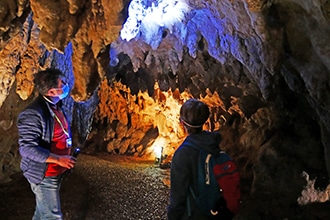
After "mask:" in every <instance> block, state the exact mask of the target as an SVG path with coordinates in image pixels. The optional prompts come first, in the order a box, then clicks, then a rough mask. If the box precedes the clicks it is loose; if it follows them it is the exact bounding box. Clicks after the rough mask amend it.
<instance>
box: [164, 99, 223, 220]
mask: <svg viewBox="0 0 330 220" xmlns="http://www.w3.org/2000/svg"><path fill="white" fill-rule="evenodd" d="M209 115H210V111H209V108H208V106H207V105H206V104H205V103H203V102H201V101H199V100H197V99H189V100H188V101H186V102H185V103H184V104H183V105H182V107H181V109H180V123H181V125H183V127H184V129H185V132H186V133H188V136H187V137H186V139H185V141H184V142H183V143H182V144H181V146H180V147H179V148H178V149H177V150H176V152H175V153H174V156H173V159H172V163H171V189H170V205H169V207H168V213H167V214H168V219H169V220H183V219H196V220H203V219H205V220H209V219H221V218H219V216H214V217H209V216H206V215H203V214H202V213H201V211H200V210H199V208H198V207H197V205H196V203H195V201H194V199H193V198H192V196H191V193H190V191H189V187H191V188H192V189H193V191H194V192H197V180H198V173H197V171H198V155H199V151H198V150H196V149H194V148H192V147H190V146H187V145H188V143H191V144H194V145H197V146H200V147H202V148H204V149H205V150H206V151H207V152H210V153H211V154H217V153H219V151H220V147H219V144H220V141H221V135H220V134H219V133H218V132H207V131H203V125H204V123H205V122H206V120H207V119H208V118H209Z"/></svg>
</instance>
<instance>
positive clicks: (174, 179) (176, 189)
mask: <svg viewBox="0 0 330 220" xmlns="http://www.w3.org/2000/svg"><path fill="white" fill-rule="evenodd" d="M191 159H192V157H191V149H190V148H188V147H183V146H181V147H179V148H178V150H177V151H176V152H175V154H174V156H173V159H172V164H171V189H170V205H169V206H168V210H167V211H168V212H167V216H168V219H169V220H179V219H182V217H183V216H184V215H185V214H186V213H187V198H188V192H189V186H190V185H191V180H192V169H193V168H192V166H193V164H192V163H191Z"/></svg>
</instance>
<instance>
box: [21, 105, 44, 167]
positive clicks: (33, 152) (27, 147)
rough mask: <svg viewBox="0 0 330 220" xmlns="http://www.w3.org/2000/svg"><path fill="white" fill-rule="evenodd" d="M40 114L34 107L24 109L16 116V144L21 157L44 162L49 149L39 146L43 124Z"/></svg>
mask: <svg viewBox="0 0 330 220" xmlns="http://www.w3.org/2000/svg"><path fill="white" fill-rule="evenodd" d="M43 123H44V122H43V120H42V117H41V115H40V114H39V113H38V112H37V111H36V110H34V109H26V110H25V111H23V112H21V113H20V114H19V116H18V120H17V127H18V135H19V136H18V144H19V152H20V154H21V156H22V157H25V158H29V159H30V160H33V161H36V162H39V163H44V162H45V161H46V159H47V158H48V157H49V154H50V151H49V150H48V149H45V148H43V147H41V146H40V143H42V137H43V129H44V126H45V125H44V124H43Z"/></svg>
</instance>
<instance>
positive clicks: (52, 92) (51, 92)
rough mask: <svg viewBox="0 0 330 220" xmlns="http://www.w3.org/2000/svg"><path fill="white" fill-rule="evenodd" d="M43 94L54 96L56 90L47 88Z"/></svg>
mask: <svg viewBox="0 0 330 220" xmlns="http://www.w3.org/2000/svg"><path fill="white" fill-rule="evenodd" d="M45 95H46V96H55V95H56V92H55V90H54V89H49V90H48V91H47V93H46V94H45Z"/></svg>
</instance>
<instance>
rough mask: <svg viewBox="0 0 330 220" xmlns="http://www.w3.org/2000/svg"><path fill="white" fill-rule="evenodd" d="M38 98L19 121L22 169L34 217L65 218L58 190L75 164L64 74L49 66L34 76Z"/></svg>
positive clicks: (22, 114) (68, 90)
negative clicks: (31, 196) (64, 106)
mask: <svg viewBox="0 0 330 220" xmlns="http://www.w3.org/2000/svg"><path fill="white" fill-rule="evenodd" d="M34 85H35V87H36V88H37V89H38V91H39V97H37V98H36V99H35V100H34V101H33V102H32V103H31V104H30V105H29V106H28V107H27V108H26V109H25V110H23V111H22V112H21V113H20V114H19V116H18V120H17V127H18V133H19V139H18V143H19V152H20V154H21V156H22V161H21V169H22V171H23V175H24V176H25V177H26V179H27V180H28V182H29V183H30V185H31V189H32V191H33V193H34V194H35V199H36V208H35V212H34V216H33V219H62V212H61V205H60V197H59V190H60V185H61V181H62V176H63V174H64V173H65V171H66V170H67V169H71V168H73V167H74V165H75V162H76V160H75V158H74V157H72V156H70V153H71V134H70V127H69V122H68V120H67V118H66V117H65V114H64V112H63V111H62V109H61V103H62V101H61V100H62V99H64V98H65V97H66V96H67V95H68V94H69V92H70V88H69V86H68V85H67V84H66V82H65V75H64V74H63V73H62V72H61V71H60V70H57V69H46V70H44V71H39V72H38V73H36V74H35V75H34Z"/></svg>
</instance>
